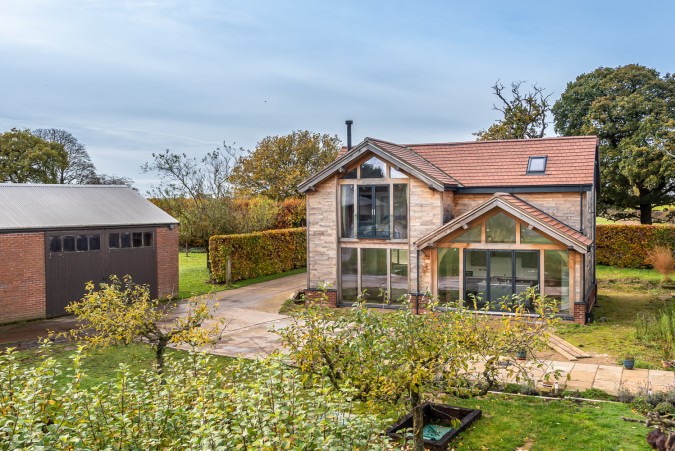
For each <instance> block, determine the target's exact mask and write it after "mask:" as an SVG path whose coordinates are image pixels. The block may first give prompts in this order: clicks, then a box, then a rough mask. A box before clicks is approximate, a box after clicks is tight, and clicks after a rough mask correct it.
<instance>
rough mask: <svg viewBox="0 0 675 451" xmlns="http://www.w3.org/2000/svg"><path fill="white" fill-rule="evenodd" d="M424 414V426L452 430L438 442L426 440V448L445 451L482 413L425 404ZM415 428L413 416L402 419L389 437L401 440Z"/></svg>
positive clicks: (409, 415) (390, 432) (433, 450)
mask: <svg viewBox="0 0 675 451" xmlns="http://www.w3.org/2000/svg"><path fill="white" fill-rule="evenodd" d="M422 409H423V412H424V425H425V426H426V425H428V424H434V425H440V426H445V427H448V428H450V430H449V431H448V432H446V433H445V434H444V435H443V436H441V437H440V438H438V439H436V440H432V439H426V438H425V439H424V446H425V447H426V448H427V449H430V450H431V451H445V450H447V449H448V443H450V441H451V440H452V439H453V438H455V436H456V435H457V434H459V433H460V432H462V431H463V430H464V429H466V428H467V426H469V425H470V424H471V423H473V422H474V421H476V420H477V419H479V418H480V416H481V414H482V412H481V411H480V410H475V409H464V408H462V407H454V406H448V405H446V404H432V403H429V402H425V403H424V404H422ZM452 420H459V422H460V423H459V426H457V428H456V429H455V428H454V427H453V425H452ZM412 427H413V414H412V412H410V413H409V414H408V415H406V416H404V417H403V418H401V419H400V420H399V421H398V422H396V424H394V425H393V426H392V427H390V428H389V429H387V436H389V437H391V438H395V439H399V440H400V439H401V438H403V437H404V436H405V435H409V432H405V430H406V429H412Z"/></svg>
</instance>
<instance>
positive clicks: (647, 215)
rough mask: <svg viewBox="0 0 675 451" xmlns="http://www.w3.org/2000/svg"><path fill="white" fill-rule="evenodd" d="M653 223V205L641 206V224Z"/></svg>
mask: <svg viewBox="0 0 675 451" xmlns="http://www.w3.org/2000/svg"><path fill="white" fill-rule="evenodd" d="M651 223H652V204H640V224H651Z"/></svg>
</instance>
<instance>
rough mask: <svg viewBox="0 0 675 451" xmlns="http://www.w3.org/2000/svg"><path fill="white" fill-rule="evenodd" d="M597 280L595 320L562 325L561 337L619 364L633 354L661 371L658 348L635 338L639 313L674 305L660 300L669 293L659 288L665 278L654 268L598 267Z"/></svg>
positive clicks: (643, 364)
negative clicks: (587, 322)
mask: <svg viewBox="0 0 675 451" xmlns="http://www.w3.org/2000/svg"><path fill="white" fill-rule="evenodd" d="M597 279H598V305H597V306H596V307H594V308H593V315H594V318H595V321H594V322H593V323H591V324H588V325H586V326H581V325H578V324H565V325H562V326H560V327H558V330H557V333H558V335H560V336H561V337H562V338H564V339H565V340H567V341H569V342H570V343H572V344H573V345H575V346H577V347H581V348H582V349H585V350H587V351H590V352H593V353H599V354H607V355H609V356H610V357H611V358H612V359H614V361H616V362H617V363H619V361H620V360H621V359H622V358H623V357H624V356H626V355H627V354H633V355H634V356H635V358H636V365H637V366H638V367H642V368H660V367H661V363H660V361H661V355H660V352H659V349H658V347H657V346H656V345H654V344H650V343H642V342H640V341H638V340H637V339H636V338H635V318H636V316H637V314H638V313H640V312H654V311H655V310H656V309H657V308H659V307H661V306H664V305H667V304H669V303H672V301H664V300H662V299H661V298H662V297H663V296H664V295H667V293H668V292H667V291H666V290H663V289H661V288H660V286H659V283H660V281H661V280H662V276H661V275H660V274H659V273H657V272H656V271H654V270H652V269H628V268H614V267H610V266H598V267H597Z"/></svg>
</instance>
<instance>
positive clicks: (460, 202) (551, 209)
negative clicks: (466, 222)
mask: <svg viewBox="0 0 675 451" xmlns="http://www.w3.org/2000/svg"><path fill="white" fill-rule="evenodd" d="M492 196H493V195H492V194H457V195H455V211H454V215H455V217H457V216H460V215H463V214H464V213H466V212H468V211H470V210H472V209H473V208H475V207H477V206H478V205H480V204H482V203H483V202H485V201H487V200H488V199H490V198H491V197H492ZM515 196H516V197H519V198H521V199H523V200H524V201H525V202H528V203H529V204H532V205H533V206H535V207H537V208H539V209H540V210H542V211H545V212H546V213H548V214H550V215H551V216H553V217H554V218H556V219H557V220H559V221H561V222H563V223H565V224H567V225H568V226H570V227H572V228H574V229H577V230H579V228H580V223H579V219H580V217H579V193H517V194H515ZM588 215H589V213H588V212H587V211H584V222H586V218H587V217H588Z"/></svg>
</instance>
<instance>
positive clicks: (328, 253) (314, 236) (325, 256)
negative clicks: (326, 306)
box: [307, 176, 339, 288]
mask: <svg viewBox="0 0 675 451" xmlns="http://www.w3.org/2000/svg"><path fill="white" fill-rule="evenodd" d="M337 208H338V206H337V176H333V177H331V178H329V179H327V180H325V181H324V182H323V183H321V184H319V185H318V186H317V187H316V191H308V192H307V241H308V246H309V247H308V250H307V251H308V252H307V272H308V288H318V287H320V286H321V285H322V284H329V285H330V286H331V287H332V288H335V287H336V286H337V266H338V263H339V261H338V255H337V234H338V224H337Z"/></svg>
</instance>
